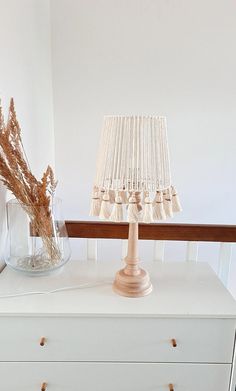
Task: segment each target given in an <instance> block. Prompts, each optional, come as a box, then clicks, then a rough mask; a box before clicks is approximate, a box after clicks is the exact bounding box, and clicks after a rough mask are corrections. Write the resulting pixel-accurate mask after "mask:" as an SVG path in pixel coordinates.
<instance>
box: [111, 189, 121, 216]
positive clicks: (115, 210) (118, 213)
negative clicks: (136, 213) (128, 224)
mask: <svg viewBox="0 0 236 391" xmlns="http://www.w3.org/2000/svg"><path fill="white" fill-rule="evenodd" d="M110 220H111V221H115V222H121V221H123V205H122V199H121V196H120V195H118V196H116V198H115V204H114V206H113V208H112V212H111V215H110Z"/></svg>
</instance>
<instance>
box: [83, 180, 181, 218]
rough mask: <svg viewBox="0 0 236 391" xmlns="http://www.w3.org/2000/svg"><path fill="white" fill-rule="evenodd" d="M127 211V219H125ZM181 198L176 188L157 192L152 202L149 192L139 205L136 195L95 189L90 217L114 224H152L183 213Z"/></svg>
mask: <svg viewBox="0 0 236 391" xmlns="http://www.w3.org/2000/svg"><path fill="white" fill-rule="evenodd" d="M124 209H127V213H126V215H127V218H126V219H125V218H124ZM181 210H182V208H181V204H180V201H179V196H178V193H177V191H176V189H175V188H174V186H171V187H170V188H168V189H166V190H164V191H157V192H156V195H155V198H154V200H153V201H152V200H151V198H150V196H149V194H148V192H144V194H143V197H142V201H140V202H139V203H137V200H136V197H135V193H133V194H132V193H127V192H125V191H118V192H116V191H114V190H108V191H104V190H99V189H94V193H93V196H92V202H91V209H90V216H99V218H100V219H104V220H110V221H114V222H121V221H128V222H129V223H135V222H141V223H147V224H149V223H152V222H154V221H156V220H166V219H167V218H171V217H173V215H174V213H177V212H181Z"/></svg>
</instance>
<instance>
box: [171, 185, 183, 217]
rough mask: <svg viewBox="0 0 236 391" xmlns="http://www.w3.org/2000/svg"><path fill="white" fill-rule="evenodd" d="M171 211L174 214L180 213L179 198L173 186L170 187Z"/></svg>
mask: <svg viewBox="0 0 236 391" xmlns="http://www.w3.org/2000/svg"><path fill="white" fill-rule="evenodd" d="M172 209H173V212H174V213H177V212H181V211H182V207H181V204H180V200H179V196H178V193H177V191H176V189H175V188H174V186H172Z"/></svg>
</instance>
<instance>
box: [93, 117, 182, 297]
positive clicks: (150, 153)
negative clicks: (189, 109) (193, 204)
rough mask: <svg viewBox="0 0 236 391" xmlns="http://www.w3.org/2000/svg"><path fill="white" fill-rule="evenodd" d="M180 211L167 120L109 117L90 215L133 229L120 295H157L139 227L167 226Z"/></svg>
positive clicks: (119, 275) (119, 277)
mask: <svg viewBox="0 0 236 391" xmlns="http://www.w3.org/2000/svg"><path fill="white" fill-rule="evenodd" d="M125 210H126V213H124V212H125ZM180 210H181V206H180V202H179V198H178V195H177V192H176V190H175V188H174V187H173V186H172V183H171V174H170V162H169V150H168V141H167V130H166V118H165V117H161V116H141V115H138V116H120V115H114V116H113V115H112V116H105V117H104V122H103V128H102V135H101V139H100V146H99V152H98V159H97V170H96V176H95V181H94V188H93V196H92V203H91V210H90V215H91V216H99V217H100V218H101V219H104V220H110V221H114V222H117V223H118V222H122V221H128V223H129V237H128V253H127V256H126V257H125V262H126V266H125V267H124V268H123V269H121V270H120V271H118V272H117V273H116V276H115V280H114V283H113V289H114V291H115V292H116V293H118V294H120V295H123V296H127V297H141V296H145V295H147V294H149V293H150V292H151V291H152V284H151V281H150V277H149V274H148V273H147V271H145V270H144V269H141V268H140V265H139V258H138V223H139V222H142V223H146V224H149V223H153V222H154V221H155V220H165V219H166V218H168V217H172V216H173V213H174V212H179V211H180Z"/></svg>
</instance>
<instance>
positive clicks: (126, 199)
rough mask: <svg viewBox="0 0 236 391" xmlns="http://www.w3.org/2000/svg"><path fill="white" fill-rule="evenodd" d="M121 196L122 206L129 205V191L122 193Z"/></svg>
mask: <svg viewBox="0 0 236 391" xmlns="http://www.w3.org/2000/svg"><path fill="white" fill-rule="evenodd" d="M120 196H121V200H122V204H128V203H129V198H128V197H127V191H125V190H122V191H121V192H120Z"/></svg>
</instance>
